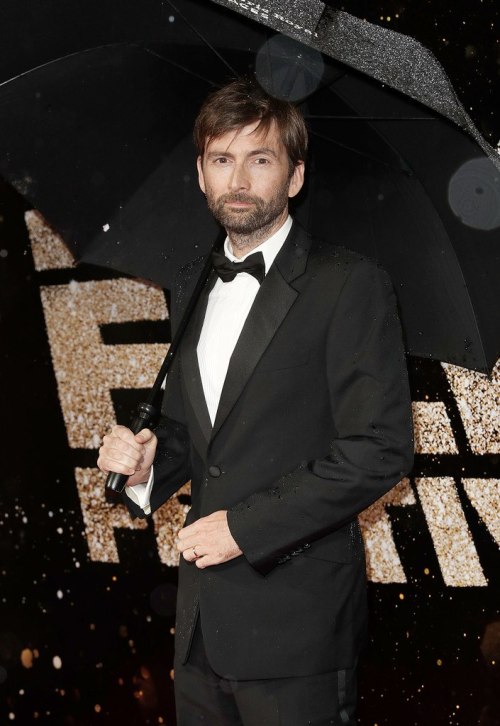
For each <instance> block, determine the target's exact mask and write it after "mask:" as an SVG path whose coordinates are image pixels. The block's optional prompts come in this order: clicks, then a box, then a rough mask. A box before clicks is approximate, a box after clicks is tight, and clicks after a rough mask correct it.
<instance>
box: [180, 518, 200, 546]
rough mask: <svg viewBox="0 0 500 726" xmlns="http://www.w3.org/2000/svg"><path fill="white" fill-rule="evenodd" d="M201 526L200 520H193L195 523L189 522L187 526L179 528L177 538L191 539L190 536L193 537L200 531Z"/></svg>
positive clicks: (182, 539)
mask: <svg viewBox="0 0 500 726" xmlns="http://www.w3.org/2000/svg"><path fill="white" fill-rule="evenodd" d="M199 531H200V527H199V525H198V522H193V524H189V525H188V526H187V527H183V528H182V529H180V530H179V532H178V533H177V538H178V539H179V540H181V542H183V541H184V540H187V539H189V538H190V537H193V536H194V535H196V534H197V533H199Z"/></svg>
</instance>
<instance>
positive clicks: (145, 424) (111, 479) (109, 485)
mask: <svg viewBox="0 0 500 726" xmlns="http://www.w3.org/2000/svg"><path fill="white" fill-rule="evenodd" d="M219 244H220V243H219V240H217V241H216V242H215V244H214V246H213V248H212V249H211V250H210V252H209V254H208V255H207V257H206V259H205V264H204V266H203V269H202V271H201V274H200V277H199V279H198V282H197V283H196V287H195V289H194V291H193V294H192V295H191V297H190V299H189V302H188V304H187V306H186V310H185V312H184V315H183V316H182V318H181V321H180V323H179V327H178V329H177V332H176V334H175V335H174V337H173V339H172V342H171V344H170V347H169V349H168V352H167V355H166V356H165V360H164V361H163V363H162V365H161V368H160V370H159V372H158V375H157V376H156V380H155V382H154V384H153V387H152V388H151V390H150V392H149V394H148V396H147V398H146V401H144V402H143V403H140V404H139V405H138V407H137V414H136V417H135V419H134V420H133V422H132V424H131V426H130V429H131V431H132V432H133V433H134V434H138V433H139V431H142V429H146V428H149V427H150V426H151V423H152V422H153V421H154V419H155V418H156V408H155V406H154V405H153V404H154V403H155V401H156V400H157V397H158V394H159V392H160V389H161V386H162V384H163V381H164V380H165V377H166V375H167V373H168V372H169V370H170V368H171V367H172V363H173V360H174V356H175V354H176V353H177V349H178V348H179V344H180V342H181V340H182V336H183V335H184V331H185V330H186V328H187V326H188V323H189V321H190V319H191V315H192V314H193V311H194V309H195V307H196V303H197V302H198V298H199V297H200V294H201V291H202V290H203V288H204V287H205V284H206V283H207V280H208V278H209V275H210V272H211V271H212V266H213V264H212V250H213V249H216V248H217V247H218V246H219ZM127 479H128V476H127V475H126V474H117V473H116V472H110V473H109V474H108V478H107V479H106V490H107V491H113V492H117V493H121V492H122V491H123V490H124V488H125V484H126V482H127Z"/></svg>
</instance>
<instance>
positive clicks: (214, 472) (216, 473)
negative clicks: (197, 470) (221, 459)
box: [208, 464, 222, 477]
mask: <svg viewBox="0 0 500 726" xmlns="http://www.w3.org/2000/svg"><path fill="white" fill-rule="evenodd" d="M208 473H209V474H210V476H214V477H218V476H220V475H221V474H222V472H221V470H220V468H219V467H218V466H217V465H216V464H212V466H209V467H208Z"/></svg>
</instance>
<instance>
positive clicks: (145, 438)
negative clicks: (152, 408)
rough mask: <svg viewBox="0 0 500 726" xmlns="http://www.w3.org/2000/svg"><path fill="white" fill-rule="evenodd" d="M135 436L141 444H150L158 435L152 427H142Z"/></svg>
mask: <svg viewBox="0 0 500 726" xmlns="http://www.w3.org/2000/svg"><path fill="white" fill-rule="evenodd" d="M134 438H135V441H136V442H137V443H139V444H149V442H150V441H152V440H153V439H155V438H156V435H155V434H154V433H153V432H152V431H151V429H142V430H141V431H139V433H138V434H136V435H135V437H134Z"/></svg>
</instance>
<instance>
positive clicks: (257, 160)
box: [255, 156, 269, 165]
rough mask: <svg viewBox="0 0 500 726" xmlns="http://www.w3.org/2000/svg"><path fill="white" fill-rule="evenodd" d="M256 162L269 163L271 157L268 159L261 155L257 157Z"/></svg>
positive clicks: (260, 163)
mask: <svg viewBox="0 0 500 726" xmlns="http://www.w3.org/2000/svg"><path fill="white" fill-rule="evenodd" d="M255 163H256V164H259V165H264V164H269V159H266V157H265V156H259V157H258V158H257V159H255Z"/></svg>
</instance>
